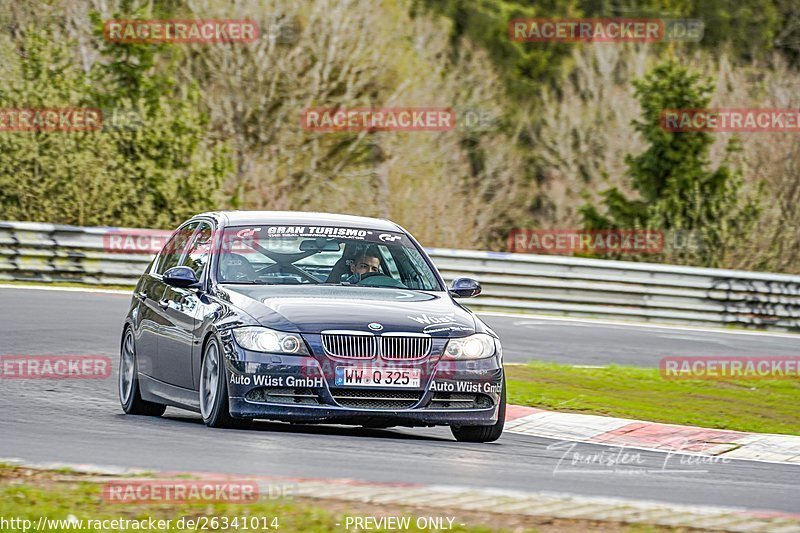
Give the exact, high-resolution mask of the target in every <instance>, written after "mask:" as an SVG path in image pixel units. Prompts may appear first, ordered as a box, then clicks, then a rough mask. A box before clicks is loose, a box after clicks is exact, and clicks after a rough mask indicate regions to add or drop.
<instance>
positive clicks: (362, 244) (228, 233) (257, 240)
mask: <svg viewBox="0 0 800 533" xmlns="http://www.w3.org/2000/svg"><path fill="white" fill-rule="evenodd" d="M217 279H218V281H219V282H220V283H232V284H263V285H310V284H311V285H321V284H333V285H341V286H359V287H393V288H401V289H415V290H429V291H438V290H442V288H441V286H440V284H439V281H438V280H437V278H436V275H435V274H434V273H433V271H432V269H431V268H430V267H429V266H428V263H427V262H426V261H425V259H424V258H423V256H422V254H421V253H420V251H419V250H418V249H417V247H416V246H415V245H414V243H413V242H412V241H411V240H410V239H409V238H408V236H407V235H406V234H405V233H400V232H391V231H379V230H374V229H368V228H343V227H336V226H235V227H229V228H226V229H225V231H224V232H223V234H222V245H221V248H220V257H219V261H218V263H217Z"/></svg>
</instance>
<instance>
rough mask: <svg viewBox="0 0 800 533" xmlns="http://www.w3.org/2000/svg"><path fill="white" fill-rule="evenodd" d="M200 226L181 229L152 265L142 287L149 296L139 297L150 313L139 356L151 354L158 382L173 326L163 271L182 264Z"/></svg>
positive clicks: (153, 370)
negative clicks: (167, 311)
mask: <svg viewBox="0 0 800 533" xmlns="http://www.w3.org/2000/svg"><path fill="white" fill-rule="evenodd" d="M198 225H199V222H190V223H188V224H185V225H183V226H181V227H180V228H178V230H177V231H176V232H175V234H174V235H173V236H172V238H170V240H169V241H168V242H167V244H166V245H164V248H163V249H162V250H161V252H160V253H159V255H158V257H157V258H156V260H155V261H154V263H153V268H152V270H151V271H150V273H149V274H148V279H147V282H146V283H145V284H144V285H143V287H146V288H147V290H146V293H145V294H143V295H141V296H137V297H138V298H139V299H140V300H142V301H143V303H144V305H143V306H142V309H146V312H147V313H148V317H147V318H148V320H147V324H148V326H147V327H146V328H145V327H143V328H142V331H143V334H142V339H141V344H140V345H139V350H138V352H137V353H144V352H146V353H147V354H151V355H150V357H151V359H152V361H150V362H149V366H150V368H151V371H152V373H151V374H149V375H151V376H152V377H154V378H156V379H158V380H159V381H165V364H164V361H163V352H162V345H163V344H164V342H163V338H164V336H165V335H166V334H167V333H168V331H169V324H170V323H169V320H168V318H167V315H166V310H167V307H168V304H167V300H166V299H165V296H166V292H167V285H166V283H164V281H163V279H162V276H163V274H164V272H166V271H167V270H169V269H170V268H172V267H174V266H178V265H179V264H180V262H181V259H182V258H183V255H184V253H185V252H186V248H187V246H188V245H189V243H190V241H191V238H192V236H193V235H194V232H195V230H196V229H197V226H198ZM140 357H141V356H140Z"/></svg>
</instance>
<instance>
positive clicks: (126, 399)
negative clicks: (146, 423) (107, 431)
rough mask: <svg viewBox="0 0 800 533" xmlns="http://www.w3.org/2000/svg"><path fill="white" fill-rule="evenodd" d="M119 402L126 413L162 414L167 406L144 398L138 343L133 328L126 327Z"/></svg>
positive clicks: (121, 361)
mask: <svg viewBox="0 0 800 533" xmlns="http://www.w3.org/2000/svg"><path fill="white" fill-rule="evenodd" d="M117 384H118V387H117V390H118V392H119V403H120V405H122V410H123V411H125V414H126V415H147V416H161V415H163V414H164V411H166V410H167V406H166V405H163V404H160V403H155V402H147V401H145V400H142V395H141V392H140V391H139V363H138V362H137V361H136V344H135V342H134V338H133V330H132V329H131V328H130V327H126V328H125V332H124V333H123V334H122V344H121V345H120V351H119V378H118V379H117Z"/></svg>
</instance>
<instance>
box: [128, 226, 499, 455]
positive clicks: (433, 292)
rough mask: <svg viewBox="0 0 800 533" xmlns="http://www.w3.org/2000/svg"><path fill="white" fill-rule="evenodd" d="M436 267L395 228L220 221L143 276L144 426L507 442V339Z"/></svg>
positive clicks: (140, 362) (135, 335) (177, 243)
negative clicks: (149, 422) (407, 433)
mask: <svg viewBox="0 0 800 533" xmlns="http://www.w3.org/2000/svg"><path fill="white" fill-rule="evenodd" d="M480 291H481V288H480V285H479V284H478V283H477V282H476V281H474V280H471V279H468V278H457V279H456V280H454V281H453V284H452V286H451V287H450V288H449V289H448V288H447V287H446V285H445V283H444V281H443V280H442V277H441V276H440V275H439V273H438V272H437V270H436V268H435V267H434V265H433V263H432V262H431V260H430V258H429V257H428V256H427V255H426V254H425V251H424V250H423V249H422V247H421V246H420V245H419V243H417V242H416V241H415V240H414V238H413V237H412V236H411V235H409V234H408V232H406V231H405V230H404V229H403V228H401V227H400V226H398V225H397V224H394V223H392V222H389V221H387V220H379V219H373V218H364V217H354V216H345V215H333V214H324V213H301V212H267V211H255V212H244V211H229V212H214V213H204V214H201V215H197V216H195V217H193V218H192V219H191V220H189V221H187V222H186V223H184V224H183V225H181V226H180V227H179V228H178V229H177V230H176V231H175V233H173V235H172V237H171V238H170V240H169V241H168V242H167V244H166V245H165V246H164V248H163V249H162V250H161V252H160V253H159V254H158V255H157V256H156V257H155V258H154V259H153V261H152V263H151V264H150V265H149V266H148V267H147V270H146V271H145V273H144V275H142V277H141V279H140V280H139V282H138V284H137V286H136V289H135V291H134V297H133V299H132V301H131V307H130V311H129V312H128V315H127V317H126V320H125V324H124V327H123V332H122V342H121V357H120V372H119V396H120V402H121V403H122V407H123V409H124V410H125V412H126V413H128V414H142V415H154V416H160V415H161V414H163V413H164V410H165V409H166V406H168V405H171V406H175V407H180V408H185V409H190V410H193V411H197V412H199V413H200V414H201V415H202V417H203V420H204V422H205V423H206V425H208V426H210V427H241V426H246V425H247V424H248V423H249V422H250V421H251V420H253V419H270V420H281V421H288V422H295V423H334V424H353V425H362V426H366V427H392V426H435V425H444V426H450V428H451V430H452V433H453V435H454V436H455V438H456V439H457V440H459V441H467V442H489V441H494V440H496V439H497V438H499V437H500V434H501V433H502V431H503V423H504V418H505V405H506V393H505V380H504V377H503V366H502V349H501V347H500V340H499V339H498V338H497V335H496V334H495V333H494V332H493V331H492V330H491V329H489V328H488V327H487V326H486V325H485V324H484V323H483V322H482V321H481V320H480V319H479V318H478V317H477V316H475V314H473V313H472V312H471V311H469V310H468V309H466V308H464V307H463V306H461V305H460V304H459V303H458V302H457V301H456V300H455V299H457V298H465V297H470V296H475V295H477V294H479V293H480Z"/></svg>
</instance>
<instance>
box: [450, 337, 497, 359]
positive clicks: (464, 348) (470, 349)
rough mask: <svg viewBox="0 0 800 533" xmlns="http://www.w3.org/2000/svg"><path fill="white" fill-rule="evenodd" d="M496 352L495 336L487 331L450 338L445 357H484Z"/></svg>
mask: <svg viewBox="0 0 800 533" xmlns="http://www.w3.org/2000/svg"><path fill="white" fill-rule="evenodd" d="M494 354H495V347H494V338H492V337H491V336H489V335H487V334H485V333H476V334H475V335H470V336H469V337H463V338H460V339H450V340H449V341H447V346H446V347H445V349H444V358H445V359H459V360H465V359H483V358H485V357H491V356H493V355H494Z"/></svg>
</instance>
